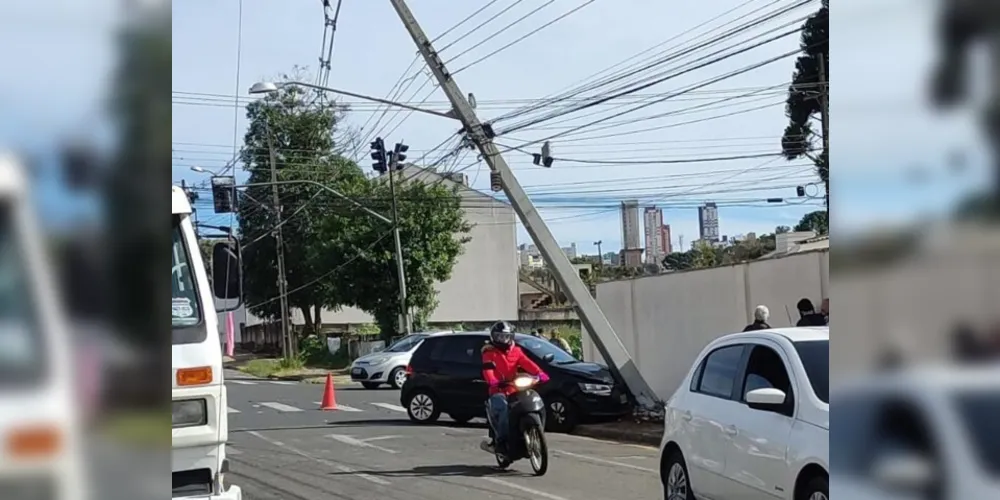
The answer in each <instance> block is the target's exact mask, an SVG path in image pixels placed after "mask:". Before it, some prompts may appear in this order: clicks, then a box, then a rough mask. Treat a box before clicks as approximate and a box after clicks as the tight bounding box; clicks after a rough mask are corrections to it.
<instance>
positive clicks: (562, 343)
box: [549, 330, 573, 354]
mask: <svg viewBox="0 0 1000 500" xmlns="http://www.w3.org/2000/svg"><path fill="white" fill-rule="evenodd" d="M549 342H552V343H553V344H554V345H556V346H557V347H559V348H560V349H562V350H564V351H566V352H568V353H570V354H573V349H572V348H571V347H570V346H569V342H567V341H566V339H564V338H562V337H560V336H559V334H558V333H556V331H555V330H552V331H550V332H549Z"/></svg>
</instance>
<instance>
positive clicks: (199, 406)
mask: <svg viewBox="0 0 1000 500" xmlns="http://www.w3.org/2000/svg"><path fill="white" fill-rule="evenodd" d="M170 423H171V426H172V427H174V428H177V427H194V426H196V425H205V424H207V423H208V404H207V403H206V402H205V400H204V399H188V400H186V401H174V402H173V404H172V407H171V411H170Z"/></svg>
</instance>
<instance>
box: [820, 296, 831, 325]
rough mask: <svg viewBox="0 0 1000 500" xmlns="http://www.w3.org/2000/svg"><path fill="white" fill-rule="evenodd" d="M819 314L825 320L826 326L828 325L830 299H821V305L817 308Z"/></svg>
mask: <svg viewBox="0 0 1000 500" xmlns="http://www.w3.org/2000/svg"><path fill="white" fill-rule="evenodd" d="M819 312H820V314H822V315H823V318H825V319H826V324H827V325H829V324H830V298H829V297H827V298H825V299H823V303H822V305H820V306H819Z"/></svg>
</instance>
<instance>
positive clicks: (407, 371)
mask: <svg viewBox="0 0 1000 500" xmlns="http://www.w3.org/2000/svg"><path fill="white" fill-rule="evenodd" d="M406 375H408V376H409V375H413V367H412V366H410V365H406Z"/></svg>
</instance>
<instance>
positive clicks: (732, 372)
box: [660, 327, 851, 500]
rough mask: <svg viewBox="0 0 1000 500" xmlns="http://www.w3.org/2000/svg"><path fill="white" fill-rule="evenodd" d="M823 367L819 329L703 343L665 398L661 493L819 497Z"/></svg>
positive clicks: (826, 356)
mask: <svg viewBox="0 0 1000 500" xmlns="http://www.w3.org/2000/svg"><path fill="white" fill-rule="evenodd" d="M829 372H830V330H829V328H827V327H800V328H778V329H773V330H759V331H753V332H745V333H736V334H732V335H727V336H724V337H721V338H719V339H717V340H715V341H714V342H712V343H711V344H709V345H708V346H707V347H706V348H705V349H704V350H703V351H702V352H701V354H700V355H699V356H698V358H697V359H696V360H695V363H694V367H693V368H692V370H691V372H690V373H689V374H688V376H687V377H686V378H685V379H684V381H683V382H681V386H680V388H678V389H677V392H676V393H674V395H673V397H671V398H670V400H669V401H668V402H667V407H666V413H665V415H664V430H663V444H662V445H661V448H662V450H661V453H662V459H661V460H662V461H661V465H660V479H661V481H662V482H663V488H664V498H668V499H683V500H693V499H695V498H699V499H701V498H709V499H712V500H729V499H732V500H736V499H743V498H781V499H786V500H828V499H829V498H830V489H829V477H830V476H829V471H830V465H829V437H830V397H829V396H830V378H829ZM838 439H839V438H838ZM844 498H851V497H847V496H845V497H844Z"/></svg>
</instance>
